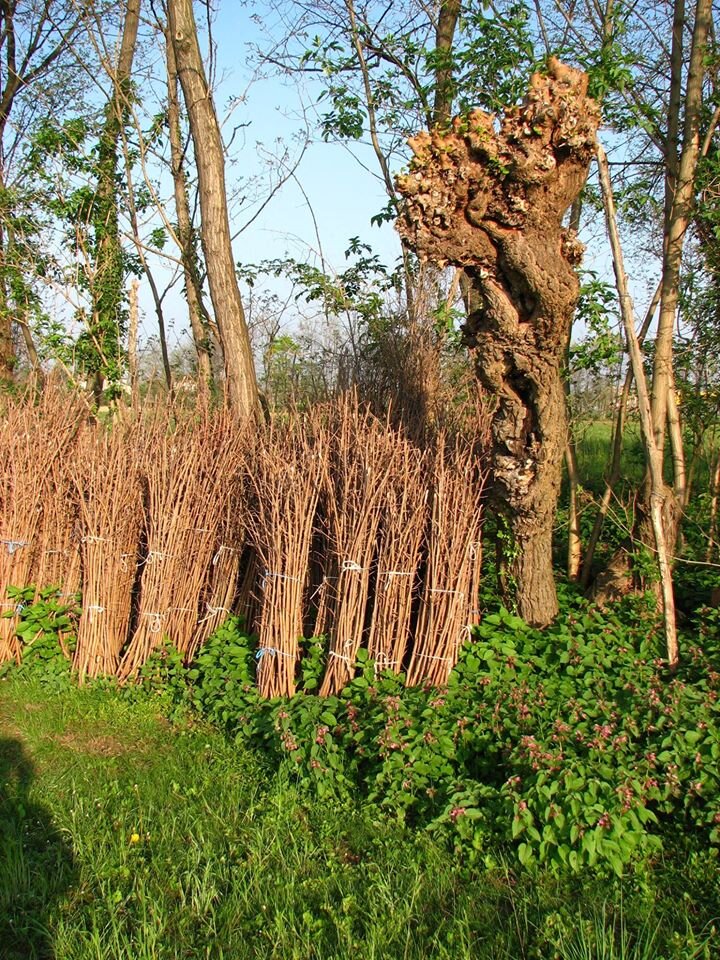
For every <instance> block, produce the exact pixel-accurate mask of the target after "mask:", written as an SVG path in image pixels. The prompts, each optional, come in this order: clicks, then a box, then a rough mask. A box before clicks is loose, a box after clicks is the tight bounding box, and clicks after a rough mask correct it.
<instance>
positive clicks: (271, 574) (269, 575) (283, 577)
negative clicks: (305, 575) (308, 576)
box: [260, 570, 300, 590]
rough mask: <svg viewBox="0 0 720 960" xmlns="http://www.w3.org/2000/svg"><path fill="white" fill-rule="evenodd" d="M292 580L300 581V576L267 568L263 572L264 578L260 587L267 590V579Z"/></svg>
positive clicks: (294, 581)
mask: <svg viewBox="0 0 720 960" xmlns="http://www.w3.org/2000/svg"><path fill="white" fill-rule="evenodd" d="M268 579H270V580H292V581H293V583H300V577H291V576H290V574H289V573H274V572H273V571H272V570H265V572H264V573H263V577H262V580H261V581H260V589H261V590H265V588H266V586H267V580H268Z"/></svg>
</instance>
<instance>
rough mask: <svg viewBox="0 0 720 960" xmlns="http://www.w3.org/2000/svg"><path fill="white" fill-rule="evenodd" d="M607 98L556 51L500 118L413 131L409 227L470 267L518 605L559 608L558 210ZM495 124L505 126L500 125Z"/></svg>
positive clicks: (563, 253) (561, 322) (580, 178)
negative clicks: (555, 556)
mask: <svg viewBox="0 0 720 960" xmlns="http://www.w3.org/2000/svg"><path fill="white" fill-rule="evenodd" d="M598 122H599V110H598V107H597V105H596V104H595V102H594V101H593V100H591V99H589V98H588V97H587V78H586V76H585V75H584V74H583V73H581V72H580V71H577V70H573V69H571V68H568V67H566V66H563V65H562V64H560V63H559V62H558V61H557V60H554V59H552V60H551V61H550V64H549V75H548V76H541V75H539V74H536V75H535V76H534V77H533V78H532V81H531V84H530V90H529V92H528V95H527V97H526V100H525V102H524V103H523V104H522V105H521V106H519V107H513V108H511V109H508V110H507V111H506V112H505V114H504V116H503V117H502V118H501V120H500V122H499V123H498V121H497V119H496V118H495V117H493V116H491V115H489V114H486V113H484V112H482V111H474V112H473V113H472V114H470V116H469V117H468V118H466V119H461V118H456V119H455V120H454V121H453V123H452V126H451V128H450V129H449V130H447V131H444V130H442V129H440V128H436V129H435V130H434V131H433V132H432V133H427V132H423V133H421V134H419V135H418V136H417V137H415V138H414V139H413V140H412V141H411V147H412V149H413V152H414V154H415V158H414V160H413V162H412V164H411V168H410V172H409V173H408V174H407V175H405V176H403V177H400V178H399V180H398V189H399V191H400V193H401V194H402V195H403V196H404V198H405V202H404V206H403V210H402V214H401V218H400V220H399V229H400V232H401V234H402V235H403V236H404V237H406V238H407V240H408V242H409V243H410V244H411V245H412V246H413V247H414V248H415V249H416V250H417V252H418V254H419V256H421V257H423V258H426V259H429V260H433V261H435V262H437V263H440V264H447V263H453V264H455V265H457V266H462V267H464V268H465V269H466V276H467V278H468V281H469V284H470V290H469V293H470V297H469V300H470V304H469V306H470V309H469V314H468V320H467V334H468V340H469V343H470V345H471V347H472V348H473V349H474V351H475V355H476V367H477V374H478V377H479V379H480V381H481V382H482V384H483V386H484V387H485V388H486V389H487V390H489V391H491V392H492V393H493V394H494V395H495V397H496V398H497V408H496V412H495V415H494V418H493V425H492V452H491V465H492V484H491V495H492V497H493V499H494V502H495V505H496V508H497V509H498V510H499V511H500V512H501V513H502V514H504V516H505V517H506V519H507V522H508V524H509V527H510V530H511V531H512V534H513V536H514V540H515V546H516V554H515V556H514V559H513V560H512V561H511V563H510V569H509V573H510V574H511V576H512V577H513V579H514V581H515V583H516V585H517V605H518V612H519V614H520V615H521V616H522V617H523V618H524V619H526V620H527V621H528V622H530V623H533V624H536V625H544V624H547V623H549V622H550V621H551V620H552V619H553V617H554V616H555V615H556V613H557V610H558V605H557V595H556V591H555V581H554V577H553V569H552V529H553V522H554V518H555V511H556V506H557V499H558V494H559V490H560V473H561V465H562V458H563V452H564V449H565V444H566V440H567V414H566V404H565V390H564V385H563V379H562V369H563V362H564V357H565V351H566V349H567V343H568V338H569V336H570V328H571V324H572V318H573V314H574V311H575V306H576V303H577V297H578V291H579V282H578V278H577V275H576V272H575V266H576V265H577V264H578V262H579V260H580V257H581V254H582V250H583V248H582V246H581V244H579V243H578V241H577V239H576V237H575V234H574V233H573V232H571V231H568V230H566V229H564V228H563V226H562V218H563V215H564V213H565V212H566V211H567V209H568V207H569V206H570V204H571V203H572V202H573V200H574V199H575V198H576V197H577V195H578V193H579V192H580V190H581V189H582V186H583V184H584V182H585V178H586V176H587V170H588V166H589V163H590V160H591V158H592V156H593V153H594V150H595V135H596V131H597V126H598ZM498 127H499V129H498Z"/></svg>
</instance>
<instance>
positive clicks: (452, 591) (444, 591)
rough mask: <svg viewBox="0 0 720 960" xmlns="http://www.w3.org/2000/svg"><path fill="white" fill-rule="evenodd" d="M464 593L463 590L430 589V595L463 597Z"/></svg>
mask: <svg viewBox="0 0 720 960" xmlns="http://www.w3.org/2000/svg"><path fill="white" fill-rule="evenodd" d="M463 592H464V591H462V590H443V589H442V588H441V587H430V593H454V594H455V595H456V596H458V597H461V596H462V595H463Z"/></svg>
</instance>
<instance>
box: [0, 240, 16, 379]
mask: <svg viewBox="0 0 720 960" xmlns="http://www.w3.org/2000/svg"><path fill="white" fill-rule="evenodd" d="M5 249H6V238H5V234H4V231H3V225H2V223H1V222H0V386H3V385H6V384H7V385H9V384H11V383H12V382H13V380H14V379H15V365H16V362H17V360H16V357H15V344H14V343H13V331H12V313H11V312H10V304H9V303H8V293H7V284H6V282H5Z"/></svg>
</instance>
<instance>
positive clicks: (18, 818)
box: [0, 736, 76, 960]
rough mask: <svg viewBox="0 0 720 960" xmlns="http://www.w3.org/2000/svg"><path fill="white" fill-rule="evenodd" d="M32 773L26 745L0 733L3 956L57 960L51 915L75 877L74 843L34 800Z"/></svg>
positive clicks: (0, 935) (0, 940)
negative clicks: (49, 927)
mask: <svg viewBox="0 0 720 960" xmlns="http://www.w3.org/2000/svg"><path fill="white" fill-rule="evenodd" d="M34 776H35V769H34V767H33V764H32V762H31V761H30V759H29V758H28V757H27V755H26V753H25V749H24V747H23V745H22V743H21V742H20V741H19V740H16V739H11V738H8V737H2V736H0V960H21V958H22V960H31V958H37V960H53V958H54V957H55V954H54V951H53V947H52V936H51V934H50V932H49V930H48V920H49V916H50V913H51V911H52V909H53V907H54V905H55V904H56V902H57V901H58V899H59V898H60V897H62V896H63V894H64V893H65V891H66V890H67V889H68V888H69V887H70V886H72V884H73V882H74V880H75V876H76V871H75V865H74V861H73V854H72V849H71V847H70V845H69V844H68V843H67V841H66V840H65V839H64V838H63V837H62V836H61V834H60V833H59V831H58V830H57V829H56V827H55V826H54V824H53V822H52V818H51V816H50V814H49V812H48V811H47V810H46V809H45V808H44V807H43V806H41V805H40V804H38V803H35V802H34V801H33V800H32V799H31V784H32V781H33V779H34ZM57 960H60V958H57Z"/></svg>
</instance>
